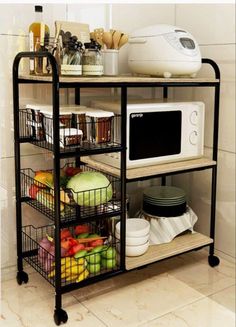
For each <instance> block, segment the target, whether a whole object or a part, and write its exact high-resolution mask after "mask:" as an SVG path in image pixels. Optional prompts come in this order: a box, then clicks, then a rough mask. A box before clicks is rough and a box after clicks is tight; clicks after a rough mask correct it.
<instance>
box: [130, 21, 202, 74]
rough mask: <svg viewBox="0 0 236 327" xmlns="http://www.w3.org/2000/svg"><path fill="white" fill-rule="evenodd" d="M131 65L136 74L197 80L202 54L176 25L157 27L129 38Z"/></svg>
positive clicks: (138, 32)
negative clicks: (188, 77) (185, 77)
mask: <svg viewBox="0 0 236 327" xmlns="http://www.w3.org/2000/svg"><path fill="white" fill-rule="evenodd" d="M129 44H130V46H129V50H128V51H129V53H128V64H129V67H130V69H131V71H132V72H133V73H138V74H148V75H155V76H164V77H166V78H169V77H171V76H181V75H184V76H190V77H195V76H196V73H197V72H198V71H199V69H200V68H201V53H200V50H199V46H198V44H197V42H196V40H195V39H194V37H193V36H192V35H191V34H190V33H188V32H186V31H184V30H183V29H182V28H179V27H176V26H172V25H165V24H160V25H153V26H148V27H145V28H142V29H139V30H137V31H135V32H134V33H132V34H131V35H130V37H129Z"/></svg>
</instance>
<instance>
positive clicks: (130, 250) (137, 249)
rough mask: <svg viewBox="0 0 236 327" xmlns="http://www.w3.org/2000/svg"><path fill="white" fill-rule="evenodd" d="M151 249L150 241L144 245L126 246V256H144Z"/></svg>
mask: <svg viewBox="0 0 236 327" xmlns="http://www.w3.org/2000/svg"><path fill="white" fill-rule="evenodd" d="M148 247H149V241H147V243H145V244H142V245H133V246H132V245H130V246H129V245H126V247H125V254H126V256H127V257H138V256H139V255H142V254H144V253H145V252H146V251H147V250H148Z"/></svg>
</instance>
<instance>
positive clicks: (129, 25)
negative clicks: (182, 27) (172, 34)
mask: <svg viewBox="0 0 236 327" xmlns="http://www.w3.org/2000/svg"><path fill="white" fill-rule="evenodd" d="M174 15H175V6H174V5H173V4H167V5H166V4H139V5H137V4H114V5H112V27H113V28H114V29H118V30H122V31H124V32H125V33H131V32H133V31H134V30H136V29H139V28H142V27H145V26H148V25H156V24H173V23H174Z"/></svg>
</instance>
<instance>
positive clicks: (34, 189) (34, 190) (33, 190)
mask: <svg viewBox="0 0 236 327" xmlns="http://www.w3.org/2000/svg"><path fill="white" fill-rule="evenodd" d="M38 191H39V187H38V186H36V185H35V184H32V185H31V186H30V188H29V196H30V197H31V198H32V199H36V194H37V192H38Z"/></svg>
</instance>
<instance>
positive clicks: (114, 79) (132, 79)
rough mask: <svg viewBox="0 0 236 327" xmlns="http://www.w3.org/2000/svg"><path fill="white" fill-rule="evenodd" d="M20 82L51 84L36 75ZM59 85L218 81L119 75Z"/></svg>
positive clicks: (67, 79)
mask: <svg viewBox="0 0 236 327" xmlns="http://www.w3.org/2000/svg"><path fill="white" fill-rule="evenodd" d="M19 79H20V80H27V81H32V82H37V81H39V82H51V81H52V77H51V76H36V75H22V76H19ZM59 82H60V83H65V84H67V83H68V84H75V83H79V84H80V83H84V84H89V83H91V84H93V83H96V84H98V83H101V84H103V83H110V84H119V83H128V84H129V83H130V84H138V83H157V84H158V83H160V84H162V83H167V84H175V83H176V84H178V83H181V84H182V83H186V84H202V83H203V84H205V83H206V84H209V83H214V84H215V83H219V79H215V78H185V77H183V78H182V77H179V78H159V77H151V76H131V75H120V76H91V77H90V76H76V77H74V76H69V77H61V76H60V78H59Z"/></svg>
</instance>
